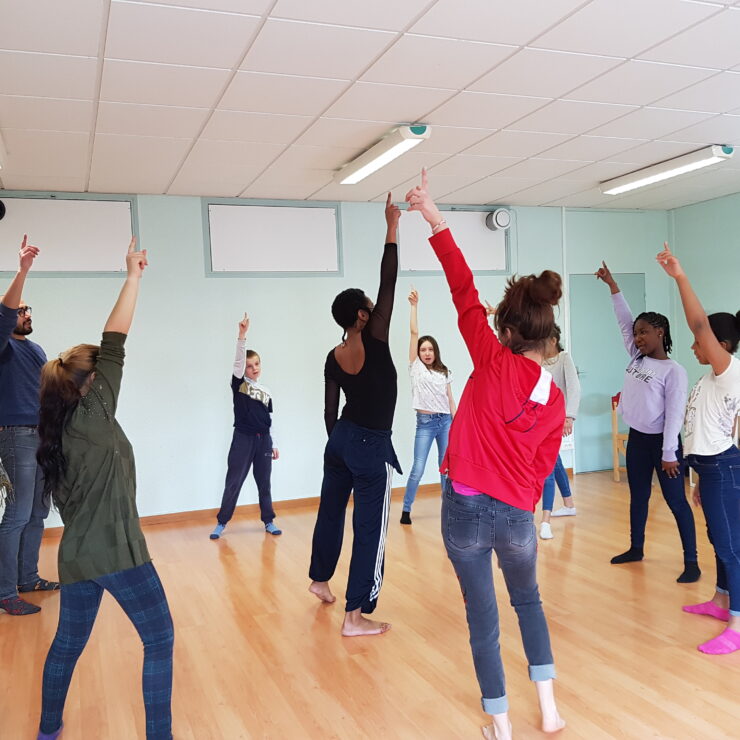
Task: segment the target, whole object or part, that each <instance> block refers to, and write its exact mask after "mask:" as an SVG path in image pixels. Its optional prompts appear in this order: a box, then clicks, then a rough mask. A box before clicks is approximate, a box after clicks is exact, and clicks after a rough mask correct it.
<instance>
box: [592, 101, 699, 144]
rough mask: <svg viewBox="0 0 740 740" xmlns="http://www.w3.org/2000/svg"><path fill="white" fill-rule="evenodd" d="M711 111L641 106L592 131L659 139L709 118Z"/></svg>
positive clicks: (605, 134) (608, 134) (601, 133)
mask: <svg viewBox="0 0 740 740" xmlns="http://www.w3.org/2000/svg"><path fill="white" fill-rule="evenodd" d="M710 116H711V114H709V113H696V112H694V111H685V110H668V109H667V108H640V109H639V110H636V111H633V112H632V113H628V114H627V115H626V116H622V117H621V118H618V119H616V120H614V121H611V122H610V123H607V124H605V125H604V126H599V127H598V128H596V129H594V130H593V131H591V133H592V134H597V135H598V136H619V137H624V138H628V139H642V138H644V139H657V138H659V137H661V136H664V135H666V134H670V133H671V132H673V131H677V130H678V129H682V128H686V127H687V126H690V125H692V124H694V123H698V122H699V121H703V120H705V119H707V118H709V117H710Z"/></svg>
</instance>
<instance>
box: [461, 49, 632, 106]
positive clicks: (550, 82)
mask: <svg viewBox="0 0 740 740" xmlns="http://www.w3.org/2000/svg"><path fill="white" fill-rule="evenodd" d="M621 63H622V59H619V58H617V57H603V56H595V55H593V54H572V53H568V52H563V51H546V50H544V49H529V48H528V49H522V50H521V51H518V52H517V53H516V54H514V56H513V57H511V58H509V59H507V60H506V61H505V62H502V63H501V64H499V65H498V67H496V68H495V69H494V70H493V71H492V72H489V73H488V74H487V75H484V76H483V77H481V78H480V79H479V80H478V81H477V82H475V83H474V84H473V85H471V86H470V89H471V90H477V91H479V92H496V93H509V94H513V95H534V96H541V97H545V98H558V97H561V96H563V95H564V94H565V93H567V92H570V91H571V90H573V89H574V88H576V87H578V86H579V85H582V84H583V83H585V82H588V81H589V80H592V79H593V78H594V77H597V76H598V75H600V74H603V73H604V72H606V71H607V70H609V69H611V68H612V67H615V66H616V65H617V64H621Z"/></svg>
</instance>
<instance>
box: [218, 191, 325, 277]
mask: <svg viewBox="0 0 740 740" xmlns="http://www.w3.org/2000/svg"><path fill="white" fill-rule="evenodd" d="M208 224H209V229H210V236H211V270H213V272H337V271H338V270H339V257H338V251H337V217H336V209H335V208H334V207H329V208H325V207H321V208H318V207H317V208H313V207H305V208H301V207H291V206H252V205H216V204H213V203H211V204H209V206H208Z"/></svg>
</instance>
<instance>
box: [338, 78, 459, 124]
mask: <svg viewBox="0 0 740 740" xmlns="http://www.w3.org/2000/svg"><path fill="white" fill-rule="evenodd" d="M454 94H455V93H454V91H453V90H441V89H437V88H431V87H411V86H407V85H384V84H380V83H377V82H356V83H355V84H354V85H352V87H350V88H349V89H348V90H347V92H345V93H344V95H342V97H341V98H339V100H337V102H336V103H334V105H332V106H331V108H329V110H327V111H326V115H327V116H331V117H332V118H358V119H363V120H370V119H373V118H377V117H381V118H383V120H385V121H398V122H399V123H415V122H417V121H421V120H422V119H423V116H424V115H425V114H426V113H428V112H429V111H430V110H433V109H434V108H436V107H437V106H438V105H441V104H442V103H443V102H444V101H445V100H447V99H448V98H449V97H450V96H451V95H454Z"/></svg>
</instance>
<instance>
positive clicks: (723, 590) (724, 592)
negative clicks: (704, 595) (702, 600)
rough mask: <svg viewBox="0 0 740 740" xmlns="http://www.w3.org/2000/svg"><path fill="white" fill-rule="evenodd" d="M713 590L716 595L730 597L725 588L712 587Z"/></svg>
mask: <svg viewBox="0 0 740 740" xmlns="http://www.w3.org/2000/svg"><path fill="white" fill-rule="evenodd" d="M714 590H715V591H716V592H717V593H718V594H725V596H729V595H730V592H729V591H728V590H727V589H726V588H720V587H719V586H715V587H714Z"/></svg>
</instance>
